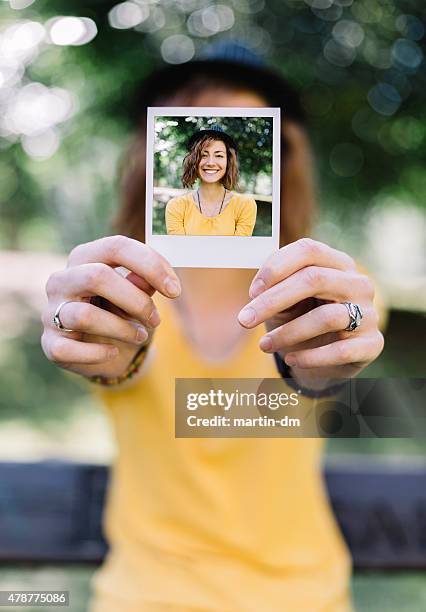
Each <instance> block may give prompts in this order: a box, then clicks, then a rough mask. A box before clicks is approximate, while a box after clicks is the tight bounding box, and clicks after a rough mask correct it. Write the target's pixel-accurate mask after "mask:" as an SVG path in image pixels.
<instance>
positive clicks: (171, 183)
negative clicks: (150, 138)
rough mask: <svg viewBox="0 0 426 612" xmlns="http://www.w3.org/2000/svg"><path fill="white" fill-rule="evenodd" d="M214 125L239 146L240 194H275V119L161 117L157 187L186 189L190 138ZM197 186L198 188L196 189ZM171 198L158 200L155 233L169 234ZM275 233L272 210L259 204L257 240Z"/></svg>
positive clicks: (156, 158)
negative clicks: (167, 211) (167, 210)
mask: <svg viewBox="0 0 426 612" xmlns="http://www.w3.org/2000/svg"><path fill="white" fill-rule="evenodd" d="M213 125H220V127H221V128H222V129H223V130H224V131H225V132H226V133H227V134H229V135H230V136H232V138H234V140H235V141H236V142H237V143H238V163H239V172H240V178H239V181H238V186H237V188H236V191H237V192H238V193H246V192H249V193H254V194H260V195H271V193H272V119H271V118H270V117H189V116H188V117H157V118H156V120H155V147H154V186H156V187H164V188H175V189H182V180H181V178H182V165H183V159H184V157H185V155H186V154H187V152H188V150H187V146H186V145H187V142H188V139H189V138H190V136H191V135H192V134H193V133H194V132H196V131H198V130H201V129H207V128H210V127H212V126H213ZM196 188H197V185H194V189H196ZM168 199H169V198H167V197H162V198H156V199H155V200H154V209H153V233H154V234H166V233H167V232H166V224H165V218H164V209H165V205H166V204H167V201H168ZM271 233H272V207H271V204H270V203H266V202H263V203H262V202H261V201H259V202H258V212H257V217H256V225H255V228H254V231H253V235H254V236H270V235H271Z"/></svg>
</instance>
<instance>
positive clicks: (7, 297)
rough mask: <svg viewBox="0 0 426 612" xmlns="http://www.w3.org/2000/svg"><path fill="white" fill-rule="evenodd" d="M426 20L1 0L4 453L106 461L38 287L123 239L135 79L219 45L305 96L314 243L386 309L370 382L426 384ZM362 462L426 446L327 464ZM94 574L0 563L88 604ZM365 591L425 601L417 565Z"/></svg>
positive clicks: (277, 6) (205, 0) (330, 3)
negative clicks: (68, 263) (381, 347)
mask: <svg viewBox="0 0 426 612" xmlns="http://www.w3.org/2000/svg"><path fill="white" fill-rule="evenodd" d="M425 14H426V6H425V4H424V2H422V0H267V1H265V0H222V1H220V2H217V1H214V0H132V1H126V2H121V3H118V2H116V1H109V0H103V1H102V2H100V1H99V0H86V1H85V2H84V3H83V4H82V3H80V2H76V1H75V0H63V1H61V2H60V3H58V2H54V1H53V0H0V213H1V220H0V270H1V273H0V289H1V296H2V300H1V303H0V389H1V394H0V461H12V460H13V461H31V460H39V459H46V458H61V459H69V460H75V461H88V462H95V463H96V462H98V463H105V462H109V461H110V460H111V457H112V456H113V454H114V443H113V440H112V437H111V434H110V430H109V426H108V423H107V422H106V419H105V417H104V414H103V412H102V410H101V408H100V407H99V406H98V405H97V403H96V402H95V400H94V399H93V398H92V396H91V395H90V389H89V387H88V385H87V384H86V383H84V381H80V380H79V379H78V378H77V377H74V376H73V375H70V374H67V373H65V372H64V371H62V370H59V369H58V368H56V367H54V366H53V365H51V364H50V363H49V362H48V361H47V360H46V359H45V358H44V356H43V354H42V352H41V348H40V334H41V325H40V322H39V317H40V311H41V308H42V306H43V304H44V284H45V282H46V280H47V277H48V276H49V275H50V273H51V272H52V271H54V270H57V269H60V268H62V267H63V266H64V265H65V257H66V254H67V253H68V252H69V250H70V249H71V248H72V247H73V246H75V245H76V244H78V243H81V242H84V241H88V240H92V239H94V238H98V237H101V236H103V235H105V234H108V233H111V219H112V216H113V214H114V211H115V210H116V207H117V202H118V185H117V180H116V176H117V168H118V166H119V163H120V160H121V157H122V155H123V153H124V151H125V149H126V146H127V144H128V142H129V138H130V135H131V132H132V129H133V128H134V125H133V124H132V122H131V119H130V118H129V117H130V114H129V109H132V100H133V99H134V98H133V92H134V91H135V88H136V86H137V84H138V82H139V81H140V80H141V79H143V77H144V76H145V75H147V74H148V73H150V72H151V71H152V70H153V69H154V68H155V67H156V66H158V65H159V64H161V63H164V62H165V63H172V64H173V63H182V62H187V61H189V60H191V59H192V58H193V57H195V56H196V55H197V54H198V53H200V52H202V51H203V49H205V47H206V46H207V45H208V44H210V43H211V42H214V41H217V40H222V39H232V40H238V41H241V42H243V43H244V44H246V45H247V46H248V47H250V48H252V49H253V50H254V51H256V53H258V54H260V55H261V56H264V57H265V59H266V60H267V61H268V62H270V63H271V64H272V65H273V66H275V68H276V69H277V70H279V71H280V72H282V74H283V75H284V76H285V77H286V78H288V79H289V80H290V81H291V82H292V83H293V85H294V86H295V87H296V88H298V89H299V91H300V92H301V96H302V103H303V107H304V109H305V111H306V114H307V117H308V120H309V123H310V136H311V140H312V143H313V148H314V152H315V158H316V166H317V180H318V185H319V188H320V201H321V217H320V219H319V223H318V225H317V227H316V229H315V237H317V238H319V239H321V240H324V241H326V242H328V243H329V244H331V245H333V246H335V247H337V248H342V249H344V250H345V251H347V252H349V253H351V254H352V255H353V256H354V257H355V258H356V260H357V261H359V262H360V263H362V264H364V265H365V266H366V267H367V268H368V270H369V271H370V273H371V274H372V275H373V276H374V277H375V278H376V281H377V283H378V286H379V287H380V291H381V294H382V296H383V298H384V300H385V301H386V303H387V305H388V308H389V319H388V329H387V338H386V339H387V342H386V348H385V351H384V353H383V354H382V356H381V357H380V358H379V359H378V360H377V361H376V362H375V363H374V364H373V365H372V366H371V367H370V368H369V370H368V372H367V374H369V375H371V376H380V377H386V376H401V377H424V374H425V352H424V346H425V341H424V339H425V333H424V332H425V313H426V257H425V253H426V213H425V207H426V173H425V170H424V167H425V156H426V120H425V119H426V106H425V104H424V99H425V93H426V70H425V61H424V53H425ZM361 454H362V455H363V456H364V458H365V457H366V456H367V457H369V459H370V460H371V461H373V460H377V456H378V455H380V460H381V461H383V462H387V463H391V464H392V465H395V464H397V465H404V463H405V462H407V461H408V460H412V459H414V458H415V459H416V460H419V461H422V462H424V460H425V454H426V441H425V440H424V439H423V440H422V439H391V440H383V439H370V440H368V439H364V440H350V439H348V440H344V439H340V440H338V439H335V440H331V441H330V443H329V446H328V457H329V459H330V460H336V461H340V459H341V457H342V455H345V456H349V457H350V458H353V457H354V455H356V456H359V455H361ZM355 458H356V457H355ZM422 465H423V463H422ZM0 478H1V475H0ZM92 571H93V568H91V567H89V566H87V567H78V566H75V567H68V568H61V567H51V566H46V567H37V568H33V567H23V566H16V567H14V566H1V567H0V589H6V588H11V587H12V586H13V588H17V587H18V586H21V588H22V585H23V584H26V585H27V588H37V587H38V588H43V586H45V585H46V584H47V585H48V587H49V588H59V587H60V588H66V587H69V588H73V589H74V591H75V593H76V595H75V597H76V598H77V599H74V601H75V602H76V601H77V600H78V601H79V603H78V604H75V607H73V609H75V610H83V609H84V601H85V598H86V597H87V589H88V580H89V578H90V575H91V572H92ZM354 594H355V600H356V603H357V607H358V609H359V610H386V611H393V610H402V609H403V610H404V611H407V610H408V611H411V610H413V611H414V610H415V611H416V612H417V611H419V610H425V609H426V581H425V580H424V575H421V574H420V573H419V572H417V573H416V572H412V573H402V572H401V573H399V574H392V575H391V576H389V575H380V574H377V573H375V574H372V575H370V574H368V573H367V574H366V573H363V574H356V575H355V577H354Z"/></svg>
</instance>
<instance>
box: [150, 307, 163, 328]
mask: <svg viewBox="0 0 426 612" xmlns="http://www.w3.org/2000/svg"><path fill="white" fill-rule="evenodd" d="M160 321H161V319H160V315H159V314H158V310H157V309H156V308H154V310H153V311H152V312H151V314H150V315H149V317H148V323H149V324H150V325H152V327H157V325H159V324H160Z"/></svg>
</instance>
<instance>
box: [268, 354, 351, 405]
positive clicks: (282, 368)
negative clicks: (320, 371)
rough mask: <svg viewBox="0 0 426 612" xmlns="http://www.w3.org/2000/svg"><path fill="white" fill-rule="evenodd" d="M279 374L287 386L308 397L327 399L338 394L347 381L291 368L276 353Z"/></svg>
mask: <svg viewBox="0 0 426 612" xmlns="http://www.w3.org/2000/svg"><path fill="white" fill-rule="evenodd" d="M274 359H275V363H276V365H277V369H278V372H279V373H280V374H281V376H282V378H284V379H285V380H286V382H287V384H288V385H289V386H290V387H292V388H293V389H294V390H296V391H298V392H300V393H302V394H303V395H306V396H307V397H327V396H330V395H335V394H336V393H338V392H339V391H340V390H341V389H342V388H343V387H344V385H345V384H346V381H345V380H342V379H336V378H324V377H318V375H317V374H315V373H313V372H311V371H309V370H302V369H298V368H295V367H293V366H292V367H290V366H289V365H288V364H287V363H286V362H285V361H284V359H283V358H282V357H281V355H280V354H279V353H274Z"/></svg>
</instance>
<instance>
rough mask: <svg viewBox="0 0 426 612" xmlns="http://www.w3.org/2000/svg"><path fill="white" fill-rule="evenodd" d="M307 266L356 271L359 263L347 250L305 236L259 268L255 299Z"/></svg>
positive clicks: (253, 292) (252, 288)
mask: <svg viewBox="0 0 426 612" xmlns="http://www.w3.org/2000/svg"><path fill="white" fill-rule="evenodd" d="M306 266H319V267H324V268H335V269H337V270H355V269H356V267H355V262H354V260H353V259H352V257H350V256H349V255H347V254H346V253H344V252H343V251H338V250H337V249H333V248H332V247H330V246H328V245H327V244H324V243H322V242H318V241H317V240H312V239H311V238H302V239H301V240H297V241H296V242H292V243H291V244H288V245H286V246H285V247H282V248H281V249H280V250H279V251H277V252H275V253H273V254H272V255H271V256H270V257H269V258H268V259H267V260H266V262H265V263H264V264H263V265H262V266H261V267H260V268H259V270H258V272H257V274H256V275H255V277H254V279H253V281H252V283H251V285H250V289H249V296H250V297H251V298H252V299H253V298H255V297H257V296H258V295H260V294H261V293H262V292H263V291H265V290H266V289H268V288H269V287H273V286H274V285H275V284H276V283H278V282H279V281H281V280H283V279H285V278H288V277H289V276H291V275H292V274H294V273H295V272H297V271H298V270H301V269H302V268H305V267H306Z"/></svg>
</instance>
